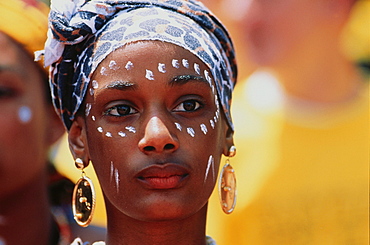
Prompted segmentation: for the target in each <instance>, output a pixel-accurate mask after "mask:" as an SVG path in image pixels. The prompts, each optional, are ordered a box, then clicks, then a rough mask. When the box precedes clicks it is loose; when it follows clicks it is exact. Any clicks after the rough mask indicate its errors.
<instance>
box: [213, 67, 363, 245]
mask: <svg viewBox="0 0 370 245" xmlns="http://www.w3.org/2000/svg"><path fill="white" fill-rule="evenodd" d="M359 94H360V95H359V96H357V98H356V99H353V100H352V101H350V102H346V103H343V104H341V105H332V106H327V107H325V108H323V107H320V106H319V105H316V104H311V103H308V102H305V101H299V100H297V99H294V98H288V97H287V96H286V95H285V94H284V93H283V92H282V91H281V90H280V88H279V86H278V83H277V81H275V80H274V78H272V77H271V76H269V75H268V74H267V73H264V72H257V73H255V74H254V75H252V76H251V77H250V78H249V80H248V81H247V82H244V83H243V82H241V83H239V84H238V85H237V88H236V90H235V94H234V99H233V111H232V115H233V119H234V123H235V138H234V139H235V145H236V148H237V154H236V156H235V157H234V158H232V159H230V161H231V165H232V166H233V167H234V168H235V170H236V176H237V187H238V202H237V205H236V208H235V211H234V213H232V214H231V215H225V214H223V213H222V211H221V208H220V207H219V202H218V200H217V197H216V195H217V191H215V193H214V194H213V197H212V199H211V201H210V207H209V214H208V223H207V227H208V233H207V234H208V235H210V236H212V237H213V238H214V239H215V240H216V241H217V244H218V245H236V244H243V245H260V244H266V245H272V244H273V245H279V244H281V245H292V244H294V245H295V244H297V245H300V244H314V245H320V244H325V245H328V244H335V245H341V244H350V245H356V244H358V245H365V244H369V240H368V233H369V222H368V218H369V206H368V200H369V192H368V186H369V136H370V135H369V86H368V83H367V84H364V87H363V88H361V89H360V92H359Z"/></svg>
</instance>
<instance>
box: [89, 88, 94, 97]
mask: <svg viewBox="0 0 370 245" xmlns="http://www.w3.org/2000/svg"><path fill="white" fill-rule="evenodd" d="M89 91H90V95H91V96H93V95H94V93H95V91H94V89H93V88H90V89H89Z"/></svg>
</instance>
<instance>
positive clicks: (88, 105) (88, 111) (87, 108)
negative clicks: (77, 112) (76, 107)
mask: <svg viewBox="0 0 370 245" xmlns="http://www.w3.org/2000/svg"><path fill="white" fill-rule="evenodd" d="M90 110H91V104H90V103H86V108H85V116H88V115H89V114H90Z"/></svg>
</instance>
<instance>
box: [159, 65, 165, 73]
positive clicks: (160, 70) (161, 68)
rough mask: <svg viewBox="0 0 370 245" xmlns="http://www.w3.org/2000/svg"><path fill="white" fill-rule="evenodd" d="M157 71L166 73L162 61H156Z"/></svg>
mask: <svg viewBox="0 0 370 245" xmlns="http://www.w3.org/2000/svg"><path fill="white" fill-rule="evenodd" d="M158 71H159V72H161V73H166V65H165V64H162V63H158Z"/></svg>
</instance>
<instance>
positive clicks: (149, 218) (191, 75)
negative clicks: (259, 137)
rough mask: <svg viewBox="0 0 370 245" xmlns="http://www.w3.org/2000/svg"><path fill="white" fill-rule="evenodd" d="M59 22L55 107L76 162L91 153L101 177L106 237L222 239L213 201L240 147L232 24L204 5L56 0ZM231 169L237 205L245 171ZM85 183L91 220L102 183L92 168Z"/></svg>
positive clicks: (85, 217)
mask: <svg viewBox="0 0 370 245" xmlns="http://www.w3.org/2000/svg"><path fill="white" fill-rule="evenodd" d="M50 26H51V29H50V31H49V40H48V42H47V45H46V47H45V65H51V85H52V89H53V96H54V103H55V107H56V109H57V111H58V112H59V114H60V116H61V118H62V119H63V122H64V124H65V126H66V128H67V129H68V131H69V137H68V138H69V144H70V149H71V151H72V154H73V156H74V159H75V160H76V166H77V167H78V168H79V169H82V171H83V169H84V168H85V167H87V166H88V165H89V162H90V161H91V162H92V163H93V165H94V169H95V171H96V173H97V176H98V178H99V181H100V185H101V187H102V190H103V194H104V198H105V203H106V208H107V226H108V234H107V238H106V243H107V244H207V243H208V244H210V243H211V242H212V241H211V240H210V239H209V238H206V236H205V225H206V212H207V201H208V198H209V196H210V195H211V193H212V191H213V188H214V185H215V183H216V179H217V176H216V175H217V171H218V169H219V164H220V158H221V155H222V154H224V155H226V156H229V155H233V154H234V152H235V150H234V149H235V148H234V147H233V137H232V136H233V126H232V122H231V117H230V114H229V109H230V101H231V91H232V89H233V87H234V83H235V78H236V65H235V60H234V51H233V48H232V43H231V40H230V39H229V37H228V34H227V32H226V30H225V29H224V28H223V26H222V25H221V24H220V23H219V22H218V21H217V19H216V18H215V17H213V16H212V14H211V13H209V12H208V10H207V9H205V8H204V7H203V6H202V5H201V4H199V3H198V2H196V1H163V0H162V1H88V2H86V3H85V2H83V1H82V2H81V3H80V4H77V5H74V4H73V3H72V2H71V3H68V2H67V3H66V1H54V2H52V10H51V13H50ZM205 146H206V147H205ZM225 172H226V175H227V176H226V177H225V178H226V179H225V180H224V182H225V183H226V185H227V186H222V190H221V196H222V197H223V200H224V201H222V204H223V209H224V210H225V211H226V212H231V211H232V209H233V208H234V205H235V203H234V201H235V195H232V194H234V192H235V190H234V189H233V187H234V186H235V183H234V182H233V181H234V176H233V175H231V176H230V175H228V174H229V173H231V174H232V170H231V169H230V167H229V166H227V167H226V171H225ZM229 179H230V180H231V181H229ZM79 183H83V184H81V185H78V187H77V189H76V192H75V196H76V201H75V203H74V204H75V207H76V214H75V218H76V220H77V221H78V222H79V223H80V224H81V225H87V224H88V223H89V221H90V220H91V217H90V216H89V214H90V213H91V212H92V210H93V209H94V200H93V196H92V195H91V194H90V192H91V189H90V188H88V187H89V186H91V182H90V181H89V180H88V179H87V177H86V176H85V175H84V174H83V177H82V178H81V181H80V182H79ZM225 196H226V197H227V198H225Z"/></svg>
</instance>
